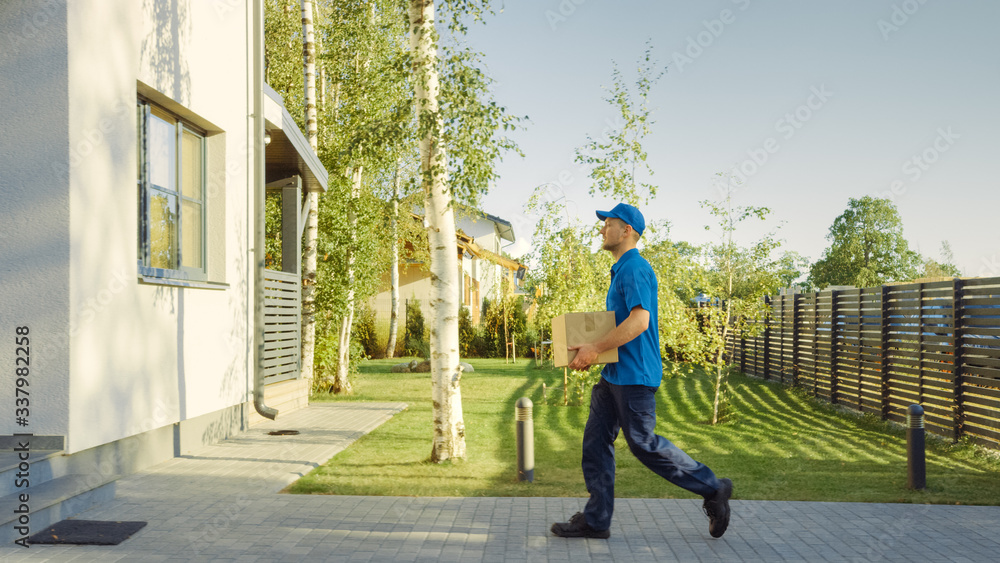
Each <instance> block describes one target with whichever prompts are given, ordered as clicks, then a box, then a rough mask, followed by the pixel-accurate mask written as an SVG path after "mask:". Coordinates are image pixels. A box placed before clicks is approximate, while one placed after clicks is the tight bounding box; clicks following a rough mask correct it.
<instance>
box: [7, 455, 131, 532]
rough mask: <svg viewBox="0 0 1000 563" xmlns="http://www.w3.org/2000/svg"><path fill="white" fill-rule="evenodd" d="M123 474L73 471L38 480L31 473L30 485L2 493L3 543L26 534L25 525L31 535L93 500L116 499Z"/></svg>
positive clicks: (85, 508)
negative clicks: (74, 472)
mask: <svg viewBox="0 0 1000 563" xmlns="http://www.w3.org/2000/svg"><path fill="white" fill-rule="evenodd" d="M120 477H121V476H120V475H111V476H103V475H99V474H96V473H91V474H86V475H85V474H71V475H65V476H63V477H58V478H56V479H52V480H50V481H44V482H39V481H35V480H34V476H32V480H31V486H30V487H27V488H22V489H18V490H17V492H14V493H11V494H9V495H6V496H4V497H0V506H3V507H4V511H3V512H0V545H8V544H10V543H12V542H14V541H16V540H18V539H19V538H21V537H24V536H25V534H24V533H23V532H24V531H25V530H24V529H23V527H26V528H27V530H26V531H27V532H28V533H27V535H31V534H34V533H36V532H39V531H41V530H43V529H44V528H45V527H46V526H49V525H51V524H54V523H56V522H59V521H61V520H65V519H66V518H69V517H71V516H74V515H76V514H79V513H81V512H83V511H84V510H87V509H88V508H90V507H91V506H93V505H94V504H97V503H99V502H106V501H110V500H112V499H114V498H115V481H117V480H118V479H119V478H120ZM36 483H37V484H36ZM22 495H25V496H22ZM7 507H10V508H7ZM23 510H26V511H27V519H26V520H27V523H25V518H24V514H23V513H21V512H20V511H23ZM19 528H21V529H19Z"/></svg>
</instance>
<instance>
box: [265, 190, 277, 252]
mask: <svg viewBox="0 0 1000 563" xmlns="http://www.w3.org/2000/svg"><path fill="white" fill-rule="evenodd" d="M264 267H265V268H268V269H271V270H280V269H281V196H280V195H268V196H267V197H266V198H265V199H264Z"/></svg>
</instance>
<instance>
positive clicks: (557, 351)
mask: <svg viewBox="0 0 1000 563" xmlns="http://www.w3.org/2000/svg"><path fill="white" fill-rule="evenodd" d="M614 328H615V312H614V311H600V312H596V313H566V314H565V315H559V316H558V317H556V318H554V319H552V359H553V360H554V361H555V366H556V367H563V366H567V365H569V363H570V362H571V361H573V358H575V357H576V350H567V349H566V347H567V346H579V345H581V344H589V343H591V342H596V341H598V340H600V339H601V338H603V337H604V335H606V334H607V333H609V332H611V331H612V330H614ZM617 361H618V348H612V349H611V350H607V351H605V352H602V353H601V354H600V355H599V356H597V360H596V361H595V362H594V363H595V364H611V363H615V362H617Z"/></svg>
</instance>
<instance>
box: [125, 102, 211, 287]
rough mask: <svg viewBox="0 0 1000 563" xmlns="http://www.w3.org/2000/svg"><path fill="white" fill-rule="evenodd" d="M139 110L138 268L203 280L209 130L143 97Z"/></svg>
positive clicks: (162, 275) (163, 274)
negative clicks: (176, 115) (202, 128)
mask: <svg viewBox="0 0 1000 563" xmlns="http://www.w3.org/2000/svg"><path fill="white" fill-rule="evenodd" d="M138 113H139V115H138V117H139V119H138V122H139V128H138V165H139V174H138V181H137V187H138V195H139V265H140V270H141V271H142V273H143V274H144V275H147V276H156V277H166V278H181V279H192V280H204V279H205V277H206V267H205V238H206V237H205V216H206V213H205V200H206V197H205V196H206V194H205V191H206V190H205V168H206V167H205V164H206V163H205V135H204V134H203V133H202V132H201V131H199V130H197V129H195V128H194V127H192V126H191V125H189V124H187V123H184V122H183V121H181V120H180V119H178V118H177V117H175V116H173V115H171V114H169V113H167V112H166V111H163V110H162V109H160V108H158V107H156V106H154V105H151V104H150V103H148V102H146V101H145V100H140V101H139V103H138Z"/></svg>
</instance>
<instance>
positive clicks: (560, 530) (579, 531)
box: [552, 512, 611, 540]
mask: <svg viewBox="0 0 1000 563" xmlns="http://www.w3.org/2000/svg"><path fill="white" fill-rule="evenodd" d="M552 533H553V534H555V535H557V536H559V537H561V538H600V539H602V540H604V539H608V538H609V537H611V531H610V530H595V529H593V528H591V527H590V524H588V523H587V519H586V518H584V517H583V513H582V512H577V513H576V514H574V515H573V517H572V518H570V519H569V522H556V523H555V524H553V525H552Z"/></svg>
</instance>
